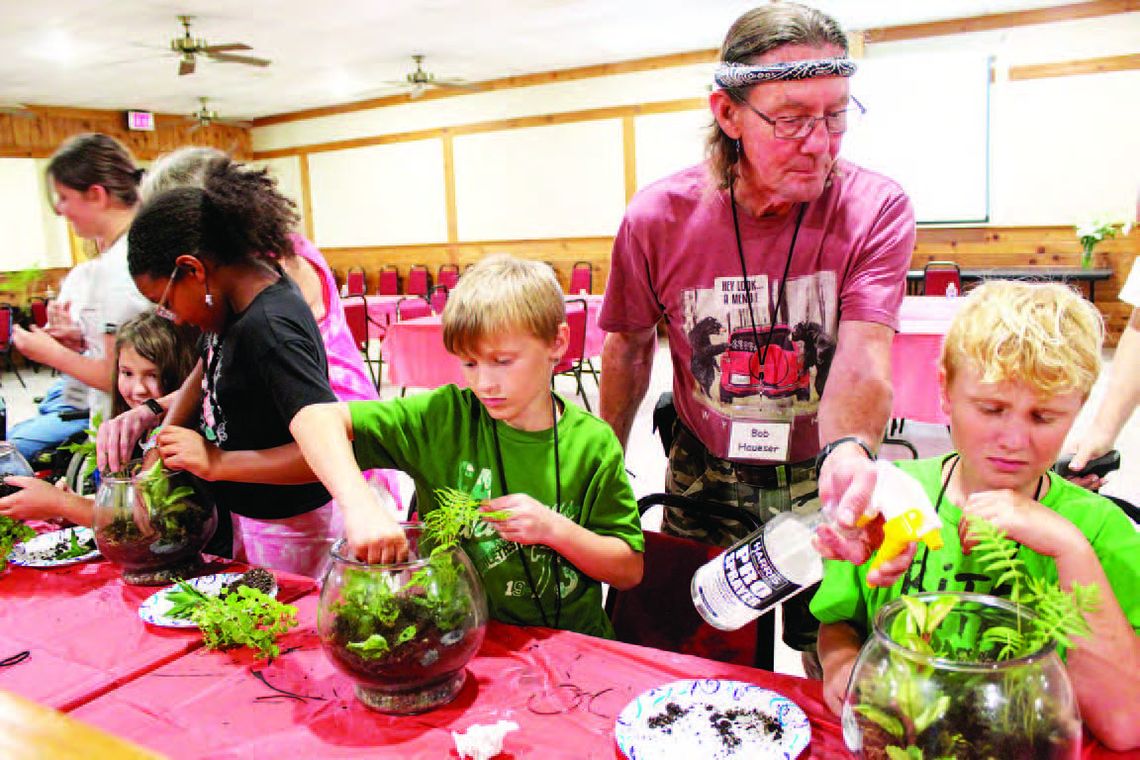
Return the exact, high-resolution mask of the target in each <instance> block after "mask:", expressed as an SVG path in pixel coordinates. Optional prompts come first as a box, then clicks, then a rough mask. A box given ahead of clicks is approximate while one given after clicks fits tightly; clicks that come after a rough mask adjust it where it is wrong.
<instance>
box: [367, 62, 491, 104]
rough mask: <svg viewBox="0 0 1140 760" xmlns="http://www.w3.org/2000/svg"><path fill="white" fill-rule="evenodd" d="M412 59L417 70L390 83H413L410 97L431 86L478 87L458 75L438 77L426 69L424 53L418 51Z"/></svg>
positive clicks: (414, 96) (469, 88) (465, 88)
mask: <svg viewBox="0 0 1140 760" xmlns="http://www.w3.org/2000/svg"><path fill="white" fill-rule="evenodd" d="M412 61H413V62H414V63H415V64H416V70H415V71H412V72H410V73H409V74H407V75H405V76H404V79H403V81H389V82H388V84H398V85H411V90H410V91H409V92H408V97H409V98H412V99H413V100H414V99H415V98H418V97H420V96H421V95H423V94H424V93H425V92H427V89H428V88H429V87H447V88H453V89H459V90H473V89H476V86H475V85H474V84H472V83H470V82H468V81H467V80H465V79H459V78H457V77H437V76H436V75H435V74H434V73H432V72H430V71H424V67H423V63H424V57H423V55H422V54H419V53H417V54H416V55H413V56H412Z"/></svg>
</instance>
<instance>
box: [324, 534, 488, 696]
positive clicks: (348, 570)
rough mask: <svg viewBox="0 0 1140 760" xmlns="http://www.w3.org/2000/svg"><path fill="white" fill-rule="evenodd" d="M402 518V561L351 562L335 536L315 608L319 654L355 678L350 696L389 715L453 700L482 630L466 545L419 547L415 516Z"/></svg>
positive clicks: (481, 600)
mask: <svg viewBox="0 0 1140 760" xmlns="http://www.w3.org/2000/svg"><path fill="white" fill-rule="evenodd" d="M401 527H403V528H404V531H405V533H406V534H407V536H408V545H409V559H408V561H407V562H400V563H396V564H391V565H369V564H366V563H363V562H358V561H357V560H355V559H352V558H351V556H350V555H349V553H348V547H347V544H346V543H345V541H344V540H341V541H338V542H337V543H336V544H335V545H334V546H333V548H332V564H331V565H330V566H329V569H328V572H327V573H326V574H325V578H324V582H323V584H322V586H321V599H320V606H319V608H318V611H317V633H318V634H319V635H320V638H321V644H322V645H323V646H324V649H325V653H326V654H327V655H328V656H329V658H330V659H331V660H332V661H333V664H335V665H336V666H337V667H338V668H339V669H340V670H342V671H344V672H345V673H346V674H348V675H349V676H350V677H351V678H352V679H353V680H354V681H356V697H357V699H359V700H360V701H361V702H362V703H363V704H364V705H366V706H368V707H370V708H372V709H374V710H378V711H380V712H385V713H393V714H409V713H418V712H424V711H426V710H431V709H433V708H435V707H439V706H440V705H444V704H447V703H448V702H450V701H451V700H453V699H455V697H456V696H457V695H458V694H459V691H460V689H462V688H463V683H464V681H465V680H466V677H467V671H466V669H465V666H466V665H467V663H468V661H470V659H471V658H472V657H474V656H475V653H476V652H478V651H479V647H480V645H481V644H482V643H483V636H484V635H485V633H486V630H487V598H486V596H485V594H484V592H483V583H482V581H481V580H480V579H479V576H478V574H476V572H475V569H474V567H473V566H472V565H471V560H469V559H468V558H467V555H466V554H465V553H464V552H463V550H462V549H461V548H459V547H458V546H456V547H452V548H450V549H445V550H440V551H436V552H435V553H428V547H426V546H425V547H423V553H422V554H421V544H420V539H421V537H422V531H423V526H422V524H420V523H403V524H402V526H401Z"/></svg>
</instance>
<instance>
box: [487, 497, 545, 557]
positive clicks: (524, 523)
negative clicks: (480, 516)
mask: <svg viewBox="0 0 1140 760" xmlns="http://www.w3.org/2000/svg"><path fill="white" fill-rule="evenodd" d="M480 510H481V511H483V512H498V511H504V512H509V513H510V514H509V515H508V516H507V517H503V518H489V519H488V520H487V523H488V524H489V525H491V526H492V527H494V528H495V530H497V531H498V532H499V535H500V536H501V537H502V538H503V540H505V541H514V542H515V543H519V544H544V545H546V546H552V542H553V541H554V538H555V534H556V533H557V530H558V526H559V523H560V522H563V521H565V520H566V518H565V517H563V516H562V515H560V514H558V513H557V512H555V511H554V510H553V509H551V508H550V507H547V506H545V505H544V504H539V503H538V502H537V501H536V500H535V499H533V498H532V497H530V496H527V495H526V494H525V493H512V494H508V495H506V496H500V497H499V498H497V499H491V500H490V501H488V502H487V503H486V504H484V505H483V506H482V507H480Z"/></svg>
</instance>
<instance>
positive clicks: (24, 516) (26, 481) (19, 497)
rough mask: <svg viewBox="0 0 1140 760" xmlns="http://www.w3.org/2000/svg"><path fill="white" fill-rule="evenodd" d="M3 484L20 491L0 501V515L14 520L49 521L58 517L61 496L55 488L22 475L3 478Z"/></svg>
mask: <svg viewBox="0 0 1140 760" xmlns="http://www.w3.org/2000/svg"><path fill="white" fill-rule="evenodd" d="M4 483H5V485H9V486H16V487H17V488H19V489H20V490H19V491H16V492H15V493H13V494H10V495H8V496H5V497H4V498H3V499H0V514H2V515H7V516H8V517H11V518H13V519H15V520H49V519H51V518H53V517H59V515H60V512H61V509H60V502H61V500H62V498H63V494H62V492H60V490H59V489H58V488H56V487H55V486H53V485H51V484H50V483H47V482H46V481H43V480H39V479H37V478H29V477H24V476H22V475H9V476H8V477H6V478H4Z"/></svg>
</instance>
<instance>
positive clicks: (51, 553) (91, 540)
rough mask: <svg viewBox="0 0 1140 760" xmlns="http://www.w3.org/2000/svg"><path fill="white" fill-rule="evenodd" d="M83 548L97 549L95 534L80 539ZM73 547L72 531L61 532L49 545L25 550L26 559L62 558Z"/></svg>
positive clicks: (41, 560) (39, 560)
mask: <svg viewBox="0 0 1140 760" xmlns="http://www.w3.org/2000/svg"><path fill="white" fill-rule="evenodd" d="M79 546H80V548H81V549H85V550H86V551H88V552H91V551H95V549H96V546H95V536H93V535H91V536H88V537H87V539H86V540H81V541H79ZM70 549H71V533H70V532H60V533H58V534H57V535H56V537H55V540H54V541H53V542H52V543H50V544H49V545H47V546H45V547H43V548H40V549H36V550H34V551H27V550H24V551H23V555H24V558H25V559H29V560H33V561H36V562H48V561H51V560H58V559H60V555H61V554H65V553H67V551H68V550H70Z"/></svg>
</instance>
